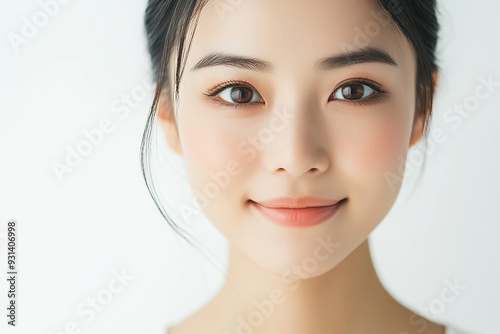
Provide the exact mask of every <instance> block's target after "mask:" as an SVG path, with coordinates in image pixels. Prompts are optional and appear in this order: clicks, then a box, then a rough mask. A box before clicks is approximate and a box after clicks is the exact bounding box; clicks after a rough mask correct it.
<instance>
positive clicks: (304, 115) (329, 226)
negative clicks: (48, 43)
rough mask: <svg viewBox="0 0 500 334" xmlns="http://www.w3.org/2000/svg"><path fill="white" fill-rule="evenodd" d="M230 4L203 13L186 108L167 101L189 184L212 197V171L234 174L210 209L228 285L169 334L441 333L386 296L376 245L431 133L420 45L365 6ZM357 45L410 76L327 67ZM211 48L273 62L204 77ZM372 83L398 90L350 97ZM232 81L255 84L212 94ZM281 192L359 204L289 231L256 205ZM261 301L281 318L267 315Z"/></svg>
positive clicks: (163, 116) (184, 92) (183, 89)
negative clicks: (224, 252)
mask: <svg viewBox="0 0 500 334" xmlns="http://www.w3.org/2000/svg"><path fill="white" fill-rule="evenodd" d="M224 2H225V1H210V2H209V4H208V5H207V6H206V7H205V8H204V9H203V10H202V12H201V16H200V20H199V22H198V25H197V28H196V32H195V34H194V38H193V41H192V45H191V49H190V51H189V54H188V57H187V60H186V67H185V71H184V74H183V77H182V80H181V84H180V91H179V100H178V104H177V107H176V109H175V110H173V108H172V107H171V106H172V105H174V104H173V103H172V101H171V100H169V98H168V96H166V95H163V97H162V98H161V99H160V101H159V109H158V120H159V124H160V125H161V127H162V129H163V132H164V133H165V139H166V141H167V143H168V145H169V147H170V148H171V149H172V150H173V151H174V152H177V153H178V154H179V155H182V157H183V158H184V160H185V165H186V168H187V174H188V177H189V181H190V185H191V187H192V188H193V189H197V190H198V191H200V192H201V193H204V194H206V195H207V197H209V196H208V195H209V194H208V193H207V190H206V189H207V188H206V186H207V184H209V183H211V182H213V179H212V177H211V174H210V173H221V172H226V173H227V174H228V175H230V179H229V182H228V184H227V185H225V186H224V187H220V188H219V189H218V193H217V195H216V196H212V198H210V199H209V202H208V204H207V205H204V206H202V209H203V212H204V214H205V215H206V217H207V218H208V219H209V220H210V221H211V222H212V223H213V224H214V226H215V228H217V229H218V231H220V233H222V235H224V236H225V237H226V238H227V240H228V242H229V264H228V274H227V280H226V283H225V284H224V285H223V287H222V288H221V290H220V291H219V292H218V294H217V295H216V296H215V297H214V298H213V299H212V300H211V301H210V302H209V303H207V304H206V305H205V306H203V307H202V308H200V309H199V310H198V311H197V312H196V313H195V314H194V315H192V316H190V317H188V318H187V319H185V320H184V321H182V322H180V323H179V324H178V325H177V326H175V327H173V328H172V329H171V330H170V334H199V333H203V334H212V333H213V334H215V333H217V334H222V333H231V334H232V333H247V332H248V333H250V331H248V327H247V331H245V330H244V327H245V326H244V325H242V319H243V320H245V321H246V323H247V324H249V325H250V326H251V327H250V329H251V330H252V331H251V333H255V334H267V333H273V334H276V333H287V334H299V333H300V334H304V333H314V334H327V333H328V334H331V333H345V334H348V333H349V334H354V333H359V334H361V333H363V334H366V333H370V334H377V333H379V334H388V333H394V334H410V333H415V334H416V333H419V334H422V333H425V334H443V333H444V327H443V326H442V325H439V324H436V323H433V322H431V321H430V320H427V319H423V318H420V317H417V316H415V315H413V314H412V312H411V311H410V310H409V309H407V308H406V307H404V306H403V305H401V304H400V303H399V302H398V301H396V300H395V299H394V298H393V297H392V296H391V295H390V294H389V293H388V292H387V291H386V290H385V288H384V287H383V286H382V284H381V283H380V281H379V279H378V277H377V275H376V272H375V270H374V267H373V264H372V260H371V257H370V253H369V247H368V239H367V237H368V235H369V234H370V232H371V231H372V230H373V229H374V228H375V227H376V226H377V225H378V224H379V223H380V222H381V221H382V219H383V218H384V217H385V216H386V215H387V213H388V212H389V210H390V209H391V207H392V205H393V204H394V202H395V200H396V198H397V195H398V193H399V190H400V186H401V183H398V184H397V185H396V187H394V185H392V186H391V185H390V184H389V182H388V180H387V179H386V175H387V173H393V174H395V175H402V174H401V167H402V166H401V165H400V161H401V159H400V158H401V157H402V158H403V159H402V160H403V161H404V160H405V158H406V154H407V151H408V149H409V148H410V147H411V146H412V145H414V144H415V143H417V142H418V141H419V139H420V138H421V135H422V130H423V122H422V118H421V117H415V115H418V113H416V112H415V98H416V96H415V80H416V61H415V54H414V51H413V49H412V47H411V45H410V44H409V42H408V41H407V40H406V38H405V37H404V35H403V34H402V33H400V32H399V31H398V30H397V29H396V27H395V26H394V25H393V23H392V21H391V23H390V24H385V23H384V22H389V21H383V20H381V19H380V17H382V16H380V15H383V14H382V13H380V10H379V9H378V8H376V7H375V5H374V4H373V3H372V2H371V1H368V0H357V1H353V0H350V1H346V0H312V1H301V0H287V1H281V0H252V1H240V2H232V3H238V4H236V5H234V6H233V7H232V9H231V10H229V11H225V12H223V15H221V7H220V6H219V5H220V4H221V3H224ZM374 13H376V14H377V15H374ZM376 17H379V19H376ZM387 20H388V19H387ZM374 25H377V26H378V28H379V30H376V28H374ZM367 29H373V30H369V31H371V32H374V31H378V33H376V34H375V33H371V34H370V35H369V36H370V38H369V40H368V41H365V42H364V44H363V45H362V44H361V42H360V39H359V31H365V32H366V31H368V30H367ZM346 45H350V46H352V47H353V49H359V48H362V47H366V46H370V47H374V48H378V49H381V50H383V51H385V52H386V53H388V54H389V55H390V56H391V57H392V58H393V59H394V60H395V62H396V64H397V66H395V65H392V64H388V63H381V62H369V63H357V64H349V65H348V66H342V67H335V68H329V69H324V68H317V66H316V65H317V63H318V62H319V61H320V60H322V59H325V58H327V57H331V56H334V55H338V54H341V53H343V52H346V48H345V46H346ZM214 52H220V53H225V54H232V55H239V56H243V57H250V58H255V59H259V60H262V61H265V62H267V64H269V65H270V66H269V68H266V70H265V71H262V68H258V69H256V68H240V67H237V66H231V65H216V66H208V67H203V68H199V69H197V70H192V69H193V67H194V66H195V65H196V64H198V62H199V61H200V59H202V58H203V57H205V56H207V55H209V54H211V53H214ZM171 65H172V64H171ZM169 70H170V73H173V67H172V66H170V69H169ZM359 78H362V79H368V80H371V82H374V83H377V84H378V85H380V86H381V87H382V88H383V89H384V90H386V91H387V93H386V94H381V95H379V97H380V98H379V99H374V98H373V96H375V95H376V94H377V93H376V91H375V90H374V89H373V86H370V85H366V84H362V85H359V84H354V86H349V83H350V82H352V81H353V79H359ZM172 79H173V77H172ZM434 79H435V81H436V82H437V74H436V75H435V77H434ZM227 80H236V81H238V82H240V81H241V82H244V84H237V85H236V86H238V87H240V88H237V90H236V92H235V91H234V89H235V88H234V87H233V88H227V89H226V90H225V91H222V92H220V93H219V94H218V95H214V96H207V95H205V94H208V91H209V89H210V88H212V87H214V86H216V85H219V84H221V83H224V82H225V81H227ZM345 85H347V86H348V87H351V91H350V92H349V89H340V87H341V86H345ZM241 86H243V88H241ZM232 89H233V90H232ZM238 89H240V90H238ZM231 92H233V93H235V94H233V95H232V94H231ZM353 92H357V93H361V94H358V95H356V94H354V95H349V94H353ZM204 93H205V94H204ZM238 93H240V94H243V93H244V94H243V96H244V97H249V98H248V99H246V100H245V99H244V98H242V95H238ZM371 94H373V95H371ZM356 96H358V98H357V100H358V101H361V100H363V101H365V102H366V101H368V102H369V103H368V102H367V103H365V104H360V103H356V99H352V98H353V97H355V98H356ZM359 96H363V98H359ZM235 97H236V100H235ZM238 97H239V98H240V99H238ZM349 97H350V98H351V99H348V98H349ZM242 101H243V102H242ZM236 102H238V103H239V104H238V103H236ZM259 136H260V137H259ZM281 196H297V197H301V196H318V197H323V198H329V199H343V198H347V202H346V203H344V205H343V207H341V209H340V210H338V212H337V213H336V214H335V215H334V216H333V217H331V218H330V219H328V220H327V221H325V222H323V223H321V224H319V225H315V226H310V227H301V228H297V227H295V228H294V227H284V226H278V225H276V224H274V223H272V222H270V221H268V220H266V219H265V218H264V217H263V216H261V215H260V214H259V213H258V212H256V211H255V210H253V208H252V207H251V206H250V205H249V202H248V201H249V200H253V201H257V202H258V201H263V200H268V199H272V198H276V197H281ZM325 244H326V245H327V246H325ZM321 247H322V248H321ZM265 300H268V301H270V302H269V303H272V305H273V306H269V303H267V304H266V302H263V301H265ZM259 303H263V304H259ZM256 304H259V305H267V306H268V310H272V312H271V311H269V313H268V314H267V315H262V314H264V313H265V312H264V311H259V308H258V307H257V306H256ZM258 312H260V314H261V316H260V317H259V316H258V315H257V313H258Z"/></svg>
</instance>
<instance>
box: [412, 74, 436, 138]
mask: <svg viewBox="0 0 500 334" xmlns="http://www.w3.org/2000/svg"><path fill="white" fill-rule="evenodd" d="M432 80H433V82H434V89H433V91H432V92H430V94H432V96H434V93H435V92H436V87H437V84H438V80H439V72H438V71H437V70H436V71H434V72H433V73H432ZM424 112H425V113H426V114H429V113H430V110H423V111H419V112H418V113H417V115H416V117H415V120H414V123H413V129H412V133H411V138H410V147H411V146H413V145H415V144H416V143H417V142H418V141H419V140H420V138H421V137H422V135H423V131H424Z"/></svg>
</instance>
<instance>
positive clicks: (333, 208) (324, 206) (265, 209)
mask: <svg viewBox="0 0 500 334" xmlns="http://www.w3.org/2000/svg"><path fill="white" fill-rule="evenodd" d="M346 201H347V198H344V199H342V200H326V199H320V198H316V197H304V198H290V197H286V198H285V197H281V198H277V199H275V200H271V201H263V202H255V201H252V200H249V201H248V202H249V204H250V205H251V206H252V207H253V208H254V209H255V210H256V211H257V212H259V213H260V214H261V215H262V216H263V217H264V218H266V219H267V220H269V221H271V222H272V223H275V224H278V225H281V226H286V227H307V226H314V225H318V224H321V223H323V222H324V221H326V220H328V219H329V218H331V217H332V216H333V215H334V214H335V213H336V212H337V211H338V209H339V208H340V207H342V206H343V204H344V203H345V202H346Z"/></svg>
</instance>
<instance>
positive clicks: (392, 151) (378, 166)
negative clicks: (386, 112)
mask: <svg viewBox="0 0 500 334" xmlns="http://www.w3.org/2000/svg"><path fill="white" fill-rule="evenodd" d="M409 131H410V129H409V128H408V125H407V122H406V120H404V119H397V118H393V119H391V120H390V121H389V120H387V119H386V120H384V121H382V122H380V123H378V124H376V125H374V126H372V127H369V128H366V129H365V131H364V138H363V139H362V140H361V141H360V142H359V146H358V153H357V154H358V159H359V160H358V162H359V166H360V167H362V168H365V171H366V172H368V173H376V174H384V173H386V172H397V170H398V167H399V165H400V164H401V161H404V159H405V156H406V152H407V149H408V145H407V144H408V143H407V142H408V141H409V136H410V133H409Z"/></svg>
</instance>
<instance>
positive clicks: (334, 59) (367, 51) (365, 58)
mask: <svg viewBox="0 0 500 334" xmlns="http://www.w3.org/2000/svg"><path fill="white" fill-rule="evenodd" d="M363 63H382V64H389V65H393V66H396V67H397V66H398V64H397V63H396V61H395V60H394V58H393V57H392V56H391V55H390V54H389V53H387V52H386V51H384V50H381V49H378V48H375V47H366V48H362V49H358V50H354V51H350V52H346V53H341V54H338V55H333V56H331V57H326V58H323V59H320V60H319V61H318V62H317V63H316V65H315V66H314V68H315V69H316V70H332V69H337V68H341V67H346V66H350V65H355V64H363ZM213 66H230V67H237V68H242V69H247V70H253V71H258V72H271V71H273V69H274V66H273V65H272V64H271V63H270V62H268V61H265V60H262V59H258V58H251V57H245V56H239V55H234V54H229V53H221V52H214V53H211V54H209V55H207V56H205V57H203V58H202V59H200V61H198V62H197V63H196V64H195V65H194V66H193V67H192V68H191V72H193V71H196V70H199V69H202V68H206V67H213Z"/></svg>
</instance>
